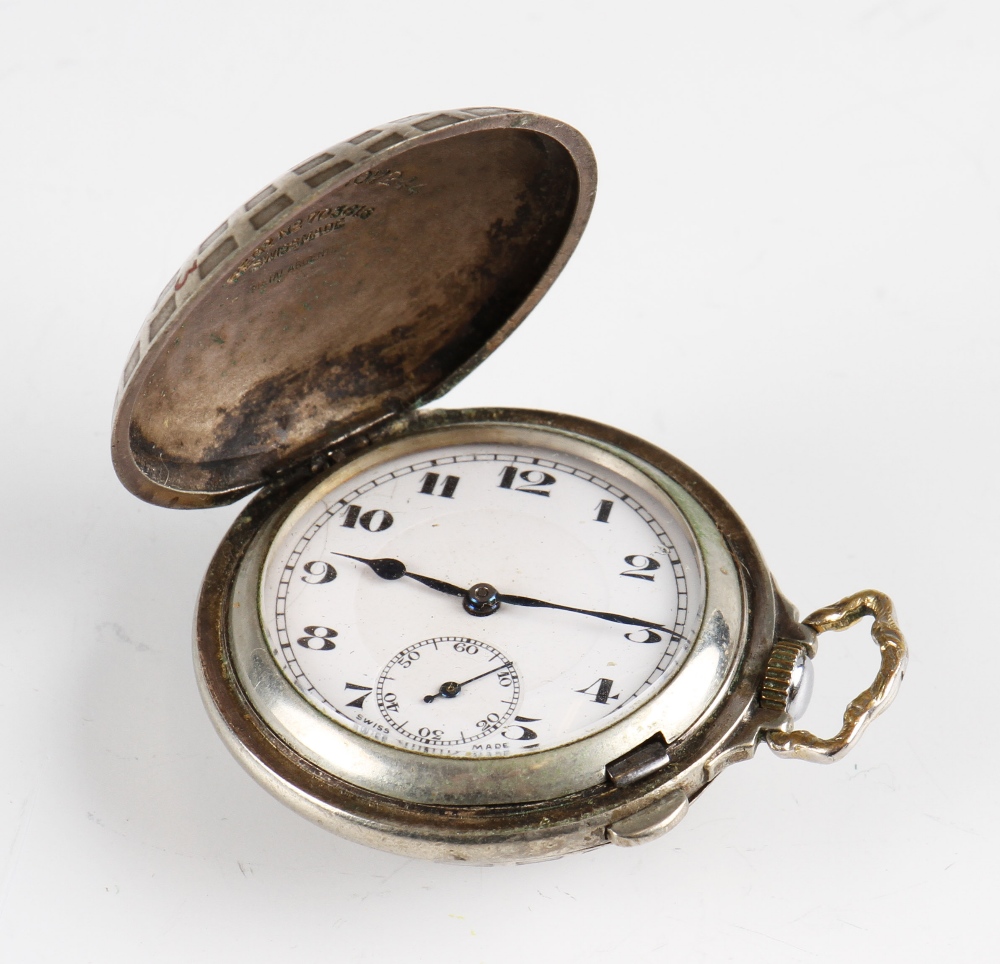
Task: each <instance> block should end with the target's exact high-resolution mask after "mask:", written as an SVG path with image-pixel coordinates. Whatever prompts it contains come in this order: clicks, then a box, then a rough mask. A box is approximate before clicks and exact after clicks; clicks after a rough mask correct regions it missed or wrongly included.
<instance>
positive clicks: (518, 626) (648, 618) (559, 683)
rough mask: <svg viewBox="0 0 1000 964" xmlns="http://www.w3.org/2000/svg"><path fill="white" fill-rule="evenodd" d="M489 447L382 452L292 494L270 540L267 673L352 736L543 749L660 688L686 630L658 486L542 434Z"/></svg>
mask: <svg viewBox="0 0 1000 964" xmlns="http://www.w3.org/2000/svg"><path fill="white" fill-rule="evenodd" d="M466 435H467V433H466ZM491 435H492V438H491V439H489V440H483V441H479V440H473V439H469V438H467V437H465V435H463V433H462V432H461V431H460V430H451V431H450V432H440V433H429V434H428V435H426V436H420V437H417V438H415V439H407V440H405V441H404V442H398V443H394V444H393V445H390V446H387V447H386V448H384V449H383V450H382V451H381V453H380V458H379V460H378V462H377V463H375V464H369V465H366V464H364V461H363V460H359V462H361V464H360V465H358V464H357V463H355V464H354V466H353V468H352V470H351V471H347V470H345V471H344V472H343V473H341V474H338V473H334V474H333V475H331V476H329V477H328V478H327V479H326V480H324V481H323V482H321V483H319V484H318V485H317V487H316V488H314V489H313V490H312V491H311V492H308V493H307V494H306V495H305V496H304V497H303V498H302V499H301V501H300V502H299V504H298V506H297V507H296V508H295V509H294V510H293V511H292V512H291V514H290V515H289V516H288V518H287V519H286V520H285V522H284V523H283V525H282V526H281V528H280V529H279V531H278V533H277V535H276V537H275V539H274V541H273V543H272V545H271V549H270V551H269V553H268V557H267V560H266V562H265V566H264V573H263V578H262V581H261V590H260V591H261V600H260V612H261V618H262V623H263V628H264V631H265V637H266V639H267V640H268V643H269V648H270V650H271V652H272V654H273V656H274V659H275V661H276V663H277V665H278V666H279V668H280V669H281V671H282V673H283V674H284V675H285V676H286V678H287V679H288V680H289V681H290V682H291V683H292V684H293V685H294V686H295V687H296V689H297V690H298V691H299V693H300V694H301V696H302V697H303V698H304V699H306V700H307V701H308V702H309V703H311V704H312V706H313V707H315V708H316V709H317V710H319V711H320V712H321V713H323V714H324V715H325V716H327V717H328V718H330V719H332V720H335V721H337V722H338V723H340V724H342V725H344V726H347V727H349V728H350V729H353V730H355V731H356V732H359V733H361V734H363V735H364V736H367V737H370V738H372V739H375V740H378V741H380V742H384V743H388V744H390V745H394V746H401V747H403V748H405V749H409V750H413V751H416V752H420V753H432V754H438V755H452V756H489V755H510V754H518V753H532V752H535V751H537V750H539V749H546V748H549V747H554V746H559V745H562V744H564V743H567V742H571V741H573V740H576V739H579V738H581V737H583V736H586V735H588V734H590V733H593V732H596V731H598V730H600V729H601V728H603V727H604V726H607V725H610V723H611V722H613V720H614V719H616V718H617V716H616V714H619V713H620V712H621V711H622V710H625V712H630V711H631V710H632V709H634V708H635V707H637V706H638V705H640V704H641V703H643V702H645V701H646V700H647V699H648V698H649V697H650V696H651V695H652V694H653V693H655V692H657V691H659V690H660V689H661V688H662V687H663V686H664V685H666V683H667V682H668V681H669V679H670V678H672V676H673V675H674V674H675V672H676V671H677V670H678V669H679V667H680V665H681V664H682V662H683V660H684V657H685V656H686V654H687V652H688V650H689V648H690V644H691V640H692V639H693V638H694V636H695V634H696V633H697V629H698V625H699V621H700V618H701V609H702V604H703V598H704V580H703V577H702V574H701V564H700V558H699V555H698V551H697V549H696V548H695V543H694V539H693V537H692V536H691V533H690V530H689V528H688V525H687V523H686V521H685V519H684V517H683V515H682V514H681V512H680V510H679V509H678V508H677V506H676V505H675V504H674V503H673V502H672V501H671V500H670V498H669V497H668V496H667V495H666V494H665V492H664V491H663V490H662V489H661V488H659V487H658V486H656V485H655V483H654V482H653V481H652V480H650V479H649V478H647V477H646V476H645V475H643V474H642V473H640V472H638V471H637V470H635V469H633V468H632V467H631V466H630V465H628V464H627V463H625V462H624V461H622V460H621V459H619V458H617V457H616V456H614V455H611V454H610V453H606V452H603V451H601V450H599V449H595V448H593V447H591V446H584V445H581V444H578V443H576V442H575V441H574V440H572V439H568V438H567V439H562V438H561V437H560V436H558V435H555V434H554V433H548V432H539V431H536V430H529V429H523V430H518V431H516V430H512V429H500V428H498V429H496V430H494V431H493V432H492V433H491Z"/></svg>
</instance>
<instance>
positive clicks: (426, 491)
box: [420, 472, 459, 499]
mask: <svg viewBox="0 0 1000 964" xmlns="http://www.w3.org/2000/svg"><path fill="white" fill-rule="evenodd" d="M440 478H441V476H440V475H439V474H438V473H437V472H428V473H427V474H426V475H425V476H424V478H423V484H422V485H421V486H420V494H421V495H439V496H440V497H441V498H442V499H450V498H452V497H453V496H454V495H455V489H457V488H458V483H459V477H458V476H457V475H446V476H445V477H444V484H443V485H442V486H441V491H440V492H437V491H435V490H436V489H437V484H438V479H440Z"/></svg>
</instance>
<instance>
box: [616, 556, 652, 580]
mask: <svg viewBox="0 0 1000 964" xmlns="http://www.w3.org/2000/svg"><path fill="white" fill-rule="evenodd" d="M625 565H626V566H631V567H632V568H631V569H626V570H625V571H624V572H622V573H620V575H622V576H629V577H630V578H632V579H646V580H648V581H649V582H652V581H653V580H654V579H655V578H656V577H655V576H651V575H650V573H651V572H655V571H656V570H657V569H659V568H660V564H659V563H658V562H657V561H656V560H655V559H650V558H649V556H626V557H625Z"/></svg>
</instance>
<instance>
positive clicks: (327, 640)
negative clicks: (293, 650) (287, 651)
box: [296, 626, 337, 651]
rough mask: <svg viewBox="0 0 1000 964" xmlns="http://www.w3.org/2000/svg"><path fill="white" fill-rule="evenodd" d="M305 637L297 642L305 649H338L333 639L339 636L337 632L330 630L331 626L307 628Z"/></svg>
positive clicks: (301, 637)
mask: <svg viewBox="0 0 1000 964" xmlns="http://www.w3.org/2000/svg"><path fill="white" fill-rule="evenodd" d="M304 632H305V636H300V637H299V638H298V639H297V640H296V642H297V643H298V644H299V645H300V646H302V647H303V648H304V649H314V650H319V651H322V650H325V649H336V648H337V644H336V643H335V642H334V641H333V637H334V636H336V635H337V630H335V629H330V627H329V626H306V628H305V630H304Z"/></svg>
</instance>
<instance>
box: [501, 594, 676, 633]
mask: <svg viewBox="0 0 1000 964" xmlns="http://www.w3.org/2000/svg"><path fill="white" fill-rule="evenodd" d="M498 597H499V599H500V602H501V603H506V604H507V605H509V606H533V607H535V608H536V609H562V610H563V611H564V612H568V613H582V614H583V615H584V616H596V617H597V618H598V619H606V620H607V621H608V622H610V623H623V624H624V625H626V626H643V627H645V628H646V629H662V630H663V631H664V632H666V633H672V634H673V635H676V633H673V631H672V630H670V629H668V628H667V627H666V626H664V625H663V624H662V623H653V622H650V621H649V620H648V619H636V618H635V617H633V616H620V615H619V614H618V613H605V612H601V611H600V610H597V609H580V608H578V607H576V606H560V605H559V603H550V602H545V601H544V600H542V599H533V598H532V597H531V596H512V595H509V594H507V593H499V594H498Z"/></svg>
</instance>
